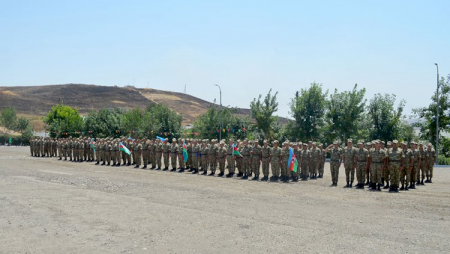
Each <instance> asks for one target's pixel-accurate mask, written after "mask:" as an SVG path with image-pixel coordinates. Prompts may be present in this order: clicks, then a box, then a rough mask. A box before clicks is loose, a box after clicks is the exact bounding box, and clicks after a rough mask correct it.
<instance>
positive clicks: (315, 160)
mask: <svg viewBox="0 0 450 254" xmlns="http://www.w3.org/2000/svg"><path fill="white" fill-rule="evenodd" d="M309 152H310V156H311V161H310V164H309V177H310V179H317V172H318V171H319V161H320V157H321V153H320V149H319V148H317V143H316V142H312V147H311V149H310V150H309Z"/></svg>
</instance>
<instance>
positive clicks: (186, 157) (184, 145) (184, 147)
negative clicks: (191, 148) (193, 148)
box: [183, 141, 188, 162]
mask: <svg viewBox="0 0 450 254" xmlns="http://www.w3.org/2000/svg"><path fill="white" fill-rule="evenodd" d="M183 159H184V162H187V160H188V152H187V146H186V142H184V141H183Z"/></svg>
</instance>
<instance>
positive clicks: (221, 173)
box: [217, 172, 225, 177]
mask: <svg viewBox="0 0 450 254" xmlns="http://www.w3.org/2000/svg"><path fill="white" fill-rule="evenodd" d="M223 175H225V173H224V172H220V173H219V174H218V175H217V176H219V177H222V176H223Z"/></svg>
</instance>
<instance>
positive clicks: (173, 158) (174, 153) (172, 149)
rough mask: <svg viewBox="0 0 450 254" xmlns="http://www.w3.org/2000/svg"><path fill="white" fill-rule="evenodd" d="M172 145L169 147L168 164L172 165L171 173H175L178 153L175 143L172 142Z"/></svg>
mask: <svg viewBox="0 0 450 254" xmlns="http://www.w3.org/2000/svg"><path fill="white" fill-rule="evenodd" d="M172 142H173V143H172V145H171V146H170V164H171V165H172V171H175V170H176V168H177V153H178V144H177V143H176V142H177V141H176V140H175V141H172Z"/></svg>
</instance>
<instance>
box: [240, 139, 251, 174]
mask: <svg viewBox="0 0 450 254" xmlns="http://www.w3.org/2000/svg"><path fill="white" fill-rule="evenodd" d="M250 152H251V148H250V146H249V145H248V144H247V145H244V146H243V147H242V152H241V154H242V156H243V157H244V158H242V174H243V176H242V177H243V178H244V179H247V178H248V177H249V176H250V175H251V169H250V159H251V158H250Z"/></svg>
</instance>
